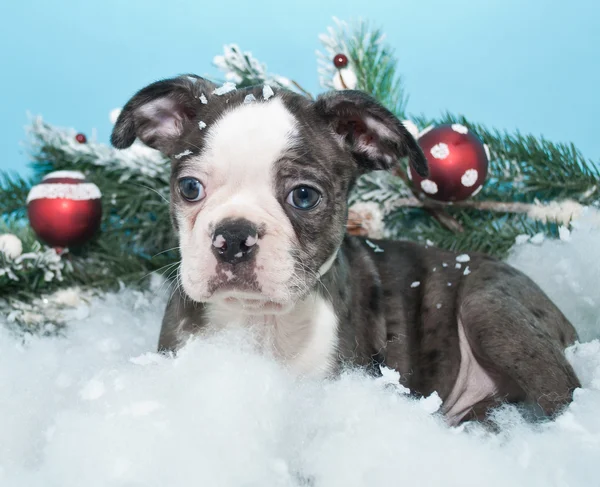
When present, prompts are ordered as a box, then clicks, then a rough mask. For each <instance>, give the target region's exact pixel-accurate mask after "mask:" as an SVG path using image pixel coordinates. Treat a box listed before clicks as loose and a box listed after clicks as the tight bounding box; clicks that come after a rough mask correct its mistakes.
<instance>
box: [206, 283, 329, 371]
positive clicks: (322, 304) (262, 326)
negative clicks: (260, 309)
mask: <svg viewBox="0 0 600 487" xmlns="http://www.w3.org/2000/svg"><path fill="white" fill-rule="evenodd" d="M207 311H208V314H209V322H210V327H209V330H213V331H218V330H223V329H236V328H243V329H249V330H252V332H253V333H254V334H255V336H256V337H257V338H258V340H257V342H258V344H259V346H260V347H261V348H262V351H263V352H265V353H268V354H271V355H273V356H275V357H276V358H278V359H280V360H282V361H283V362H284V363H285V364H286V365H288V366H289V367H290V369H291V370H292V372H293V373H295V374H297V375H301V376H305V377H316V378H320V377H325V376H327V375H328V374H329V373H331V372H332V367H333V366H334V364H335V357H336V352H337V346H338V333H337V329H338V320H337V317H336V315H335V312H334V310H333V306H332V304H331V303H330V302H329V301H328V300H326V299H325V298H323V297H322V296H320V295H317V294H311V295H309V296H308V297H306V298H305V299H304V300H302V301H300V302H298V303H297V304H296V305H295V306H294V308H293V309H292V310H291V311H290V312H288V313H286V314H281V315H242V314H240V313H239V312H237V311H236V310H234V309H231V308H226V307H224V306H223V305H221V304H210V305H209V306H208V307H207Z"/></svg>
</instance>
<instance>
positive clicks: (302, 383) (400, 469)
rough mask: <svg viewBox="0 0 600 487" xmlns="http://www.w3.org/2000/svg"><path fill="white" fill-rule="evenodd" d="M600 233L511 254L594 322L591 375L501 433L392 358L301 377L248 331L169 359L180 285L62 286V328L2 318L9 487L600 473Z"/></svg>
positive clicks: (504, 422)
mask: <svg viewBox="0 0 600 487" xmlns="http://www.w3.org/2000/svg"><path fill="white" fill-rule="evenodd" d="M599 243H600V223H598V222H594V221H593V219H591V218H590V219H586V218H585V217H582V218H581V219H580V220H578V221H577V222H575V224H574V226H573V228H572V231H571V240H570V241H569V242H565V241H560V240H549V239H547V240H545V241H543V242H542V243H540V244H539V245H533V244H531V243H522V244H521V245H519V246H515V247H514V249H513V251H512V253H511V255H510V257H509V259H508V261H509V262H510V263H511V264H513V265H515V266H516V267H517V268H519V269H522V270H524V271H525V272H527V273H528V274H529V275H530V276H531V277H532V278H533V279H534V280H535V281H536V282H538V283H539V284H540V286H541V287H542V288H543V289H544V291H545V292H546V293H548V295H549V296H550V297H551V298H553V299H554V300H555V301H556V303H557V304H558V306H559V307H560V308H561V309H562V310H563V312H565V313H566V315H567V316H568V317H569V318H570V319H571V320H572V321H573V323H574V324H575V326H576V327H577V329H578V331H579V334H580V337H581V340H582V343H581V344H578V345H575V346H573V347H571V348H569V349H568V351H567V356H568V358H569V360H570V361H571V363H572V364H573V366H574V367H575V369H576V371H577V373H578V375H579V377H580V379H581V381H582V383H583V388H582V389H579V390H577V391H576V393H575V400H574V402H573V403H572V404H571V406H570V407H569V408H568V409H567V410H566V412H565V413H564V414H562V415H561V416H559V417H558V419H556V420H555V421H551V422H546V423H543V424H532V423H528V422H527V421H525V420H524V419H523V418H522V417H521V416H520V414H519V413H518V411H517V409H516V408H514V407H504V408H501V409H498V410H497V411H496V412H495V413H494V421H495V422H496V423H497V425H498V427H499V432H496V433H494V432H491V431H489V430H486V429H484V428H482V427H481V426H479V425H476V424H473V423H468V424H466V425H463V426H460V427H457V428H449V427H448V426H446V425H445V423H444V422H443V421H442V419H441V418H440V416H439V407H440V400H439V397H438V396H437V394H433V395H431V396H429V397H427V398H423V399H414V398H411V397H410V396H409V395H407V394H406V392H407V391H406V389H404V388H403V387H401V386H396V385H394V384H395V383H397V380H398V375H397V372H395V371H392V370H389V369H382V374H383V375H382V377H380V378H370V377H368V376H366V375H365V374H363V373H361V372H360V371H357V370H351V371H347V372H345V373H343V374H342V375H341V377H339V378H337V379H333V380H308V379H298V378H295V377H293V376H292V375H291V374H290V373H289V372H288V370H286V368H285V367H284V366H282V365H280V364H278V363H276V362H274V361H273V360H271V359H270V358H268V357H264V356H261V355H259V354H258V353H257V352H256V350H255V348H254V347H253V342H252V339H251V337H250V336H248V335H245V334H244V333H242V332H239V331H238V332H236V333H231V334H224V335H219V336H214V337H211V338H205V339H202V340H200V339H198V340H193V341H191V342H189V343H188V344H187V345H186V346H185V347H184V348H183V349H182V350H181V351H180V353H179V354H178V356H177V357H176V358H175V357H172V356H163V355H159V354H157V353H155V347H156V343H157V340H158V333H159V328H160V321H161V318H162V312H163V309H164V304H165V299H166V297H165V294H166V291H167V289H165V286H163V287H162V288H160V289H158V288H156V289H155V290H154V291H151V292H147V293H140V292H137V291H133V290H129V289H124V290H122V291H121V292H119V293H116V294H112V293H111V294H106V295H103V296H99V297H95V298H92V299H91V300H87V299H79V296H81V295H80V294H79V293H77V292H74V291H63V292H62V293H61V294H60V296H59V297H58V298H57V299H59V300H61V302H65V303H71V304H77V309H76V310H75V311H76V312H74V313H73V317H72V318H71V319H70V321H69V323H68V326H67V327H66V328H65V329H64V330H63V331H62V332H61V333H60V335H59V336H56V337H37V336H30V335H26V336H24V337H23V336H22V335H20V336H16V335H15V334H13V333H11V332H10V331H9V327H8V324H7V323H6V321H7V320H6V317H0V321H1V322H3V324H4V325H7V326H2V327H0V389H1V390H2V396H0V397H1V398H0V434H1V436H2V440H3V441H2V443H1V444H0V485H2V486H9V487H81V486H82V485H85V486H86V487H100V486H102V487H113V486H114V487H117V486H119V487H138V486H144V487H167V486H168V487H179V486H182V487H183V486H185V487H188V486H191V485H207V486H208V485H219V486H224V487H229V486H232V487H233V486H235V487H238V486H241V485H244V486H261V487H262V486H270V487H271V486H273V487H277V486H286V487H300V486H308V485H312V486H315V487H321V486H322V487H330V486H343V487H353V486H356V487H363V486H366V485H403V486H404V485H406V486H419V485H427V486H444V487H450V486H461V487H463V486H480V485H486V486H490V487H500V486H501V487H506V486H508V485H510V486H527V487H532V486H539V487H548V486H570V487H578V486H586V487H588V486H592V485H598V478H597V477H598V473H597V470H596V468H597V463H598V459H599V458H600V415H599V414H598V411H599V410H600V341H599V340H598V338H599V337H600V286H599V285H598V284H599V282H598V276H597V266H598V261H599V260H600V245H599ZM442 309H444V308H442Z"/></svg>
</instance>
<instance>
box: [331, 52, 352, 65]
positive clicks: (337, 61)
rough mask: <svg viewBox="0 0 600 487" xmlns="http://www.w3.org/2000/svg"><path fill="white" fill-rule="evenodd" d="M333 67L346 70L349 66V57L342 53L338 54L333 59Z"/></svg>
mask: <svg viewBox="0 0 600 487" xmlns="http://www.w3.org/2000/svg"><path fill="white" fill-rule="evenodd" d="M333 65H334V66H335V67H336V68H338V69H341V68H345V67H346V66H348V56H346V55H345V54H341V53H340V54H336V55H335V57H334V58H333Z"/></svg>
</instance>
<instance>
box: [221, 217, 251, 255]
mask: <svg viewBox="0 0 600 487" xmlns="http://www.w3.org/2000/svg"><path fill="white" fill-rule="evenodd" d="M257 243H258V229H257V227H256V225H254V224H253V223H251V222H249V221H248V220H245V219H240V220H228V221H223V222H221V223H220V224H219V225H218V226H217V228H216V229H215V233H214V234H213V241H212V249H213V252H214V254H215V255H216V256H217V259H218V260H220V261H221V262H226V263H228V264H239V263H240V262H244V261H247V260H249V259H250V258H252V257H253V256H254V254H255V253H256V249H257V247H258V246H257V245H256V244H257Z"/></svg>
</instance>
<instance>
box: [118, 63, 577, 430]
mask: <svg viewBox="0 0 600 487" xmlns="http://www.w3.org/2000/svg"><path fill="white" fill-rule="evenodd" d="M136 138H137V139H139V140H140V141H141V142H143V143H144V144H146V145H148V146H150V147H152V148H154V149H157V150H159V151H161V152H162V153H163V154H165V155H166V156H168V157H169V158H170V160H171V203H170V204H171V216H172V222H173V226H174V229H175V231H176V233H177V235H178V239H179V246H180V247H179V248H180V252H181V258H182V259H181V264H180V267H179V274H178V281H179V282H178V286H177V287H176V290H175V291H174V292H173V294H172V296H171V297H170V300H169V302H168V305H167V309H166V312H165V315H164V319H163V325H162V330H161V334H160V341H159V344H158V347H159V350H162V351H176V350H177V349H178V348H179V347H181V346H182V345H183V344H185V342H186V340H187V339H188V338H189V337H190V336H194V335H202V334H204V333H210V332H214V331H215V330H222V329H227V328H233V327H242V328H246V329H250V330H252V332H254V333H256V336H257V342H258V343H259V344H260V345H261V347H263V348H264V350H266V351H268V352H269V353H272V354H273V355H275V356H276V357H277V358H278V359H280V360H281V361H282V362H284V363H285V364H287V365H288V366H289V367H290V368H291V369H292V370H293V371H294V372H296V373H298V374H301V375H306V376H316V377H324V376H331V375H333V374H335V373H336V372H338V371H340V370H341V368H342V367H344V366H347V365H353V366H362V367H367V368H369V367H372V368H373V369H374V370H378V367H377V366H378V365H385V366H387V367H390V368H392V369H395V370H396V371H398V372H399V373H400V378H401V379H400V381H401V383H402V385H404V386H406V387H408V388H409V389H410V390H411V391H413V392H414V393H416V394H419V395H429V394H431V393H432V392H434V391H437V393H438V394H439V396H440V397H441V399H442V400H443V406H442V412H443V414H444V415H445V417H446V419H447V421H448V423H449V424H451V425H456V424H458V423H460V422H462V421H465V420H471V419H483V418H484V417H485V415H486V413H487V411H488V410H489V408H491V407H493V406H495V405H498V404H500V403H502V402H523V403H530V404H534V405H535V406H536V407H537V409H538V410H539V411H540V412H541V413H542V414H543V415H545V416H549V417H551V416H553V415H555V414H556V413H558V412H560V410H561V409H562V408H563V407H564V406H565V405H567V404H568V403H569V402H570V401H571V398H572V393H573V390H574V389H575V388H577V387H579V386H580V383H579V381H578V379H577V376H576V375H575V373H574V371H573V369H572V367H571V366H570V365H569V363H568V362H567V360H566V358H565V355H564V349H565V347H567V346H568V345H570V344H572V343H573V342H574V341H575V340H577V334H576V332H575V330H574V328H573V326H572V325H571V323H569V321H568V320H567V319H566V318H565V316H564V315H563V314H562V313H561V312H560V311H559V309H558V308H557V307H556V306H555V305H554V304H553V303H552V302H551V301H550V299H549V298H548V297H547V296H546V295H545V294H544V293H543V292H542V291H541V289H540V288H539V287H538V286H537V285H536V284H535V283H534V282H533V281H531V280H530V279H529V278H528V277H526V276H525V275H523V274H522V273H521V272H519V271H517V270H515V269H513V268H512V267H510V266H508V265H507V264H504V263H503V262H500V261H498V260H495V259H493V258H491V257H489V256H486V255H482V254H475V253H472V254H469V255H468V256H466V255H465V256H457V255H455V254H454V253H452V252H447V251H444V250H439V249H436V248H431V247H429V248H428V247H425V246H421V245H418V244H416V243H411V242H406V241H385V240H368V239H363V238H358V237H352V236H348V235H347V234H346V222H347V217H348V194H349V192H350V190H351V189H352V187H353V185H354V183H355V181H356V179H357V178H358V177H359V176H360V175H361V174H364V173H366V172H367V171H376V170H391V169H392V168H394V166H395V165H397V164H400V163H401V161H403V160H408V161H409V162H410V164H412V165H413V167H414V168H415V170H416V171H417V172H418V173H419V174H421V175H427V172H428V169H427V161H426V159H425V157H424V155H423V153H422V152H421V150H420V148H419V146H418V144H417V143H416V141H415V140H414V139H413V137H412V136H411V135H410V134H409V133H408V132H407V130H406V129H405V128H404V126H403V125H402V124H401V123H400V121H399V120H398V119H397V118H396V117H395V116H394V115H393V114H392V113H391V112H390V111H388V110H387V109H385V108H384V107H383V106H381V105H380V104H379V103H378V102H377V101H376V100H374V99H373V98H371V97H370V96H368V95H366V94H365V93H362V92H359V91H350V90H347V91H338V92H332V93H327V94H324V95H322V96H320V97H318V99H317V100H316V101H313V100H310V99H308V98H306V97H304V96H301V95H298V94H296V93H293V92H290V91H286V90H279V89H272V88H271V87H270V86H268V85H264V86H255V87H250V88H244V89H237V90H236V89H233V87H232V86H231V85H227V84H225V85H224V86H223V87H217V86H216V85H215V84H213V83H211V82H209V81H207V80H205V79H203V78H200V77H198V76H193V75H186V76H181V77H177V78H173V79H167V80H163V81H158V82H156V83H153V84H151V85H149V86H147V87H145V88H143V89H142V90H140V91H139V92H138V93H136V94H135V95H134V96H133V97H132V98H131V99H130V100H129V101H128V102H127V104H126V105H125V107H124V108H123V110H122V112H121V114H120V116H119V118H118V120H117V122H116V124H115V126H114V131H113V133H112V137H111V141H112V144H113V145H114V146H115V147H117V148H120V149H122V148H126V147H129V146H131V145H132V144H133V142H134V141H135V140H136ZM457 257H459V258H458V261H457ZM467 259H468V261H467Z"/></svg>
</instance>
